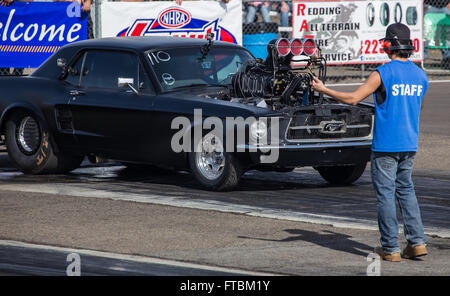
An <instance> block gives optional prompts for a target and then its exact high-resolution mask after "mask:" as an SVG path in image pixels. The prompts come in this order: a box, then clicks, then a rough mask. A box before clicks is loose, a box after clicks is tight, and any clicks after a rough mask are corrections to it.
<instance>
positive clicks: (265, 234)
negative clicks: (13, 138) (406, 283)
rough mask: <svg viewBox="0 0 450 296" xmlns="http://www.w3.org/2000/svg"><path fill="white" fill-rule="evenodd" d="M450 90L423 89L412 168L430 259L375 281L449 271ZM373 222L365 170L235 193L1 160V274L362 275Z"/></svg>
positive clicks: (156, 175) (143, 176) (268, 178)
mask: <svg viewBox="0 0 450 296" xmlns="http://www.w3.org/2000/svg"><path fill="white" fill-rule="evenodd" d="M449 86H450V83H436V84H430V90H429V93H428V94H427V97H426V100H427V104H426V106H425V109H424V111H423V113H422V117H421V139H422V142H421V151H419V153H418V156H417V162H416V169H415V171H414V182H415V188H416V194H417V196H418V200H419V204H420V207H421V211H422V218H423V222H424V226H425V232H426V234H427V238H428V246H429V250H430V255H429V256H427V257H425V259H423V261H424V262H421V261H422V260H420V261H411V260H409V261H407V262H402V263H401V264H400V265H392V264H388V265H382V267H383V272H382V274H389V275H398V274H402V275H403V274H411V275H423V274H427V275H428V274H438V275H448V274H450V267H449V265H448V258H449V256H450V240H449V238H450V169H449V166H448V165H447V164H448V163H449V160H448V159H447V158H445V156H447V157H448V155H449V152H450V148H449V147H450V123H449V115H448V110H450V97H449V95H448V87H449ZM336 88H341V89H354V88H355V87H349V86H343V87H336ZM376 216H377V214H376V201H375V195H374V192H373V188H372V184H371V181H370V175H369V171H368V170H367V169H366V172H365V173H364V175H363V177H362V178H361V179H360V180H358V181H357V182H356V183H355V184H354V185H352V186H343V187H341V186H330V185H329V184H327V183H326V182H324V181H323V180H322V179H321V177H320V176H319V174H318V173H317V172H316V171H315V170H313V169H311V168H299V169H296V170H295V171H294V172H291V173H266V172H265V173H263V172H257V171H250V172H248V173H247V174H246V175H245V176H244V177H243V180H242V182H241V183H240V185H239V187H238V188H237V189H236V190H235V191H233V192H224V193H212V192H208V191H204V190H202V189H201V188H200V187H199V186H198V185H197V184H196V182H195V181H194V180H193V178H192V177H191V176H190V175H189V174H187V173H185V172H169V171H163V170H154V171H137V170H131V169H128V168H126V167H124V166H122V165H120V164H117V163H110V164H105V165H90V164H89V163H87V162H85V163H84V166H83V167H82V168H80V169H77V170H75V171H74V172H72V173H71V174H68V175H62V176H25V175H23V174H21V173H20V172H18V171H17V170H16V169H14V168H13V167H12V166H11V164H10V163H9V161H8V158H7V155H6V154H5V153H0V240H1V241H0V274H3V275H30V274H37V275H61V274H64V273H65V272H66V266H67V264H68V263H67V261H66V256H67V254H69V253H71V252H78V253H81V257H82V275H244V274H246V275H255V274H289V275H310V274H316V275H328V274H333V275H361V274H365V272H366V269H365V268H366V267H367V260H366V257H367V255H368V254H369V253H370V252H371V250H372V249H373V247H374V246H376V245H377V244H378V239H379V235H378V232H377V222H376V219H377V218H376ZM399 217H400V215H399ZM400 221H401V220H400ZM401 237H402V236H401ZM20 242H27V243H29V244H22V243H20ZM52 246H59V247H60V248H59V249H58V248H54V247H52ZM95 251H102V252H105V253H102V254H97V253H95ZM91 252H94V253H91ZM129 255H137V256H138V257H139V258H129V257H126V256H129ZM158 260H160V261H158ZM164 260H165V261H164ZM184 264H186V265H184Z"/></svg>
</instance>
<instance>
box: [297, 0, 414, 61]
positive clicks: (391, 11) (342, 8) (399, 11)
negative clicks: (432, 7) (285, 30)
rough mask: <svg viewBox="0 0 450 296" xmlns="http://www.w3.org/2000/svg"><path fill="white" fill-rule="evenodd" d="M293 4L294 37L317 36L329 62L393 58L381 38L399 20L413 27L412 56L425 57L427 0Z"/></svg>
mask: <svg viewBox="0 0 450 296" xmlns="http://www.w3.org/2000/svg"><path fill="white" fill-rule="evenodd" d="M292 5H293V7H292V27H293V28H292V34H293V37H296V38H301V37H306V36H308V37H312V38H314V39H315V40H316V43H317V44H318V45H319V46H320V49H321V50H322V55H323V56H324V57H325V59H326V60H327V63H328V64H331V65H342V64H372V63H384V62H387V61H389V57H388V56H387V54H386V53H385V52H384V51H383V49H382V45H383V43H382V41H379V39H381V38H383V37H384V36H385V32H386V28H387V27H388V26H389V25H390V24H393V23H399V22H400V23H404V24H406V25H407V26H408V27H409V28H410V31H411V40H412V41H413V43H414V46H415V51H414V53H413V55H412V56H411V58H410V60H411V61H422V60H423V0H383V1H378V0H375V1H361V0H359V1H358V0H356V1H339V0H331V1H330V0H328V1H321V0H294V2H293V4H292Z"/></svg>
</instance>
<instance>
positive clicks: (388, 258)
mask: <svg viewBox="0 0 450 296" xmlns="http://www.w3.org/2000/svg"><path fill="white" fill-rule="evenodd" d="M373 251H374V252H375V253H376V254H378V255H380V257H381V259H383V260H386V261H391V262H400V261H402V258H401V257H400V252H397V253H392V254H389V253H385V252H384V251H383V248H381V247H376V248H375V249H374V250H373Z"/></svg>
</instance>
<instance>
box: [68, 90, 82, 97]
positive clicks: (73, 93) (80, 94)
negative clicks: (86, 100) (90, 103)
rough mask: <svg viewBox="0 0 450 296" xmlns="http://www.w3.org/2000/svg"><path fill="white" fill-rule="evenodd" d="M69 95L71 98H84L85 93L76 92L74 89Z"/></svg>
mask: <svg viewBox="0 0 450 296" xmlns="http://www.w3.org/2000/svg"><path fill="white" fill-rule="evenodd" d="M69 93H70V95H71V96H73V97H77V96H84V95H85V94H86V92H85V91H82V90H76V89H73V90H71V91H70V92H69Z"/></svg>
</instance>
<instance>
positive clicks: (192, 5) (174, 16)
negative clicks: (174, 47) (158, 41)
mask: <svg viewBox="0 0 450 296" xmlns="http://www.w3.org/2000/svg"><path fill="white" fill-rule="evenodd" d="M101 12H102V20H101V32H102V37H113V36H156V35H159V36H177V37H191V38H206V34H207V33H214V35H215V39H216V40H221V41H227V42H232V43H238V44H242V2H241V1H239V0H231V1H230V2H229V3H228V4H224V3H222V2H217V1H183V4H182V5H181V6H177V5H175V3H174V2H159V1H158V2H156V1H155V2H103V3H102V4H101Z"/></svg>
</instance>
